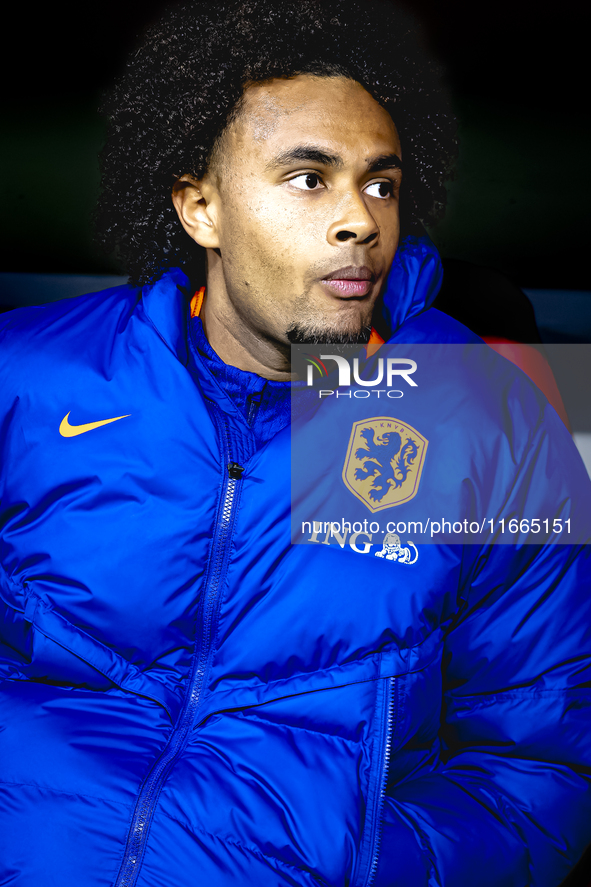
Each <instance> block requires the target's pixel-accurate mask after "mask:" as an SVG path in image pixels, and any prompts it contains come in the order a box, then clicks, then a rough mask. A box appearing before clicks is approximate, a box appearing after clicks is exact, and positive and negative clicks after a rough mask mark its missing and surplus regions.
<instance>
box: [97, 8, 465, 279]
mask: <svg viewBox="0 0 591 887" xmlns="http://www.w3.org/2000/svg"><path fill="white" fill-rule="evenodd" d="M301 73H310V74H317V75H321V76H329V77H330V76H346V77H349V78H351V79H353V80H356V81H358V82H359V83H360V84H361V85H362V86H363V87H364V88H365V89H366V90H367V91H368V92H369V93H370V94H371V95H372V96H373V97H374V98H375V99H376V101H378V102H379V103H380V104H381V105H382V106H383V107H384V108H385V109H386V110H387V111H388V112H389V113H390V115H391V116H392V119H393V120H394V122H395V124H396V128H397V130H398V133H399V135H400V140H401V143H402V146H403V149H404V186H403V187H404V191H403V197H402V205H401V215H402V218H401V226H402V233H403V234H408V233H411V232H412V230H413V229H415V228H416V227H417V226H419V225H420V224H421V223H425V224H428V223H430V222H434V221H436V220H437V219H438V218H439V217H440V216H441V214H442V212H443V209H444V206H445V186H444V182H445V179H446V178H447V177H448V175H449V172H450V168H451V165H452V163H453V160H454V159H455V153H456V141H455V118H454V116H453V113H452V112H451V109H450V105H449V99H448V96H447V93H446V90H445V88H444V87H443V85H442V77H441V71H440V69H439V67H438V66H437V65H436V64H435V63H434V62H433V61H432V60H431V59H429V58H427V57H426V55H425V52H424V50H423V48H422V44H421V37H420V35H419V34H418V32H417V26H416V23H415V22H414V21H413V20H412V19H410V18H409V17H408V15H407V14H406V13H405V12H403V11H402V10H401V9H400V8H398V7H396V6H394V5H393V4H392V3H391V2H389V0H219V2H218V0H214V2H211V0H189V2H185V3H183V4H181V5H177V6H174V7H171V8H170V9H169V10H168V12H167V13H166V14H165V16H164V17H163V18H162V20H161V21H160V22H158V23H157V24H156V25H155V26H154V27H152V28H151V29H150V30H149V31H148V32H147V33H146V35H145V37H144V40H143V43H142V44H141V45H140V47H139V49H138V50H137V52H136V53H135V54H134V55H133V56H132V58H131V59H130V60H129V62H128V64H127V67H126V69H125V71H124V73H123V75H122V77H121V78H120V80H119V81H118V82H117V83H116V84H115V86H114V88H113V89H112V91H111V92H110V93H109V94H108V95H107V96H106V97H105V99H104V101H103V104H102V107H101V111H102V113H104V114H105V115H106V116H107V117H108V118H109V129H108V133H107V139H106V143H105V146H104V148H103V150H102V152H101V168H102V190H101V196H100V198H99V204H98V209H97V213H96V224H97V232H98V237H99V240H100V241H101V242H102V244H103V245H104V247H105V248H106V249H107V250H110V251H111V250H114V251H115V252H116V254H117V255H118V257H119V259H120V260H121V261H122V263H123V264H124V266H125V268H126V270H127V272H128V273H129V275H130V280H131V282H133V283H134V284H138V285H141V284H144V283H148V282H153V281H154V280H156V279H157V278H158V277H160V276H161V275H162V273H163V272H164V271H165V270H166V269H167V268H170V267H172V266H175V265H176V266H183V267H184V268H185V270H186V272H187V273H188V275H189V277H192V278H193V279H194V281H195V282H197V283H202V282H203V281H204V255H205V250H203V249H202V248H201V247H199V246H197V245H196V244H195V242H194V241H193V240H192V239H191V238H190V237H189V236H188V235H187V234H186V233H185V231H184V230H183V228H182V226H181V224H180V222H179V221H178V217H177V215H176V212H175V210H174V207H173V205H172V201H171V190H172V184H173V182H174V180H175V179H176V178H177V177H179V176H181V175H184V174H187V173H189V174H191V175H192V176H194V177H195V178H197V179H199V178H201V177H202V176H203V174H204V173H205V172H206V170H207V167H208V163H209V161H210V158H211V156H212V151H213V149H214V146H215V145H216V140H217V139H218V138H219V136H220V135H221V133H222V132H223V130H224V129H225V127H226V126H227V125H228V123H229V122H230V120H231V118H232V113H233V112H234V111H235V109H236V107H237V105H238V103H239V101H240V99H241V97H242V94H243V91H244V87H245V85H248V84H249V83H253V82H260V81H264V80H270V79H271V78H289V77H294V76H295V75H297V74H301Z"/></svg>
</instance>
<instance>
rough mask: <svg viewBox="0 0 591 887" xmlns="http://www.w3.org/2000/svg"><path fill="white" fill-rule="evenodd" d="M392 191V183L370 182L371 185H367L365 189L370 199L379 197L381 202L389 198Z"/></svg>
mask: <svg viewBox="0 0 591 887" xmlns="http://www.w3.org/2000/svg"><path fill="white" fill-rule="evenodd" d="M393 191H394V186H393V185H392V182H372V184H371V185H368V186H367V188H366V189H365V193H366V194H369V196H370V197H381V198H382V200H383V199H384V198H385V197H391V196H392V193H393Z"/></svg>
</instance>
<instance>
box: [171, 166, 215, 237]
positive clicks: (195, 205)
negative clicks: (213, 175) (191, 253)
mask: <svg viewBox="0 0 591 887" xmlns="http://www.w3.org/2000/svg"><path fill="white" fill-rule="evenodd" d="M216 193H217V192H216V191H215V188H214V187H213V185H212V184H211V183H210V182H207V181H206V180H203V181H201V182H198V181H197V180H196V179H194V178H193V177H192V176H190V175H184V176H181V177H180V178H178V179H177V180H176V182H175V183H174V185H173V186H172V202H173V204H174V208H175V209H176V211H177V213H178V217H179V219H180V222H181V225H182V226H183V228H184V229H185V231H186V232H187V234H188V235H189V237H192V238H193V240H194V241H195V242H196V243H198V244H199V246H204V247H206V248H207V249H218V248H219V245H220V243H219V237H218V231H217V225H216V212H215V208H214V204H215V199H214V198H215V195H216Z"/></svg>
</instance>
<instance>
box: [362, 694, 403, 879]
mask: <svg viewBox="0 0 591 887" xmlns="http://www.w3.org/2000/svg"><path fill="white" fill-rule="evenodd" d="M396 687H397V684H396V678H395V677H391V678H388V694H387V708H386V741H385V744H384V747H383V754H382V768H381V777H380V790H379V795H378V801H377V804H376V811H375V815H374V819H373V823H372V839H371V846H372V847H373V856H372V860H371V865H370V867H369V871H368V875H367V878H366V880H365V885H364V887H370V885H371V884H372V883H373V880H374V878H375V876H376V871H377V868H378V858H379V854H380V842H381V840H382V828H383V822H382V819H383V812H384V800H385V798H386V785H387V782H388V770H389V767H390V756H391V754H392V736H393V732H394V716H395V707H394V702H395V694H396Z"/></svg>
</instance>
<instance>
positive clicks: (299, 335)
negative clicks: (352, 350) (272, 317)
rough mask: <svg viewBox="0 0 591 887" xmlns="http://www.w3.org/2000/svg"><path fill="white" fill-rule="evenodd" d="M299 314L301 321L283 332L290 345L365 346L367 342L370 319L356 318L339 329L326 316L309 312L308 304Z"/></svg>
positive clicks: (369, 334) (302, 307)
mask: <svg viewBox="0 0 591 887" xmlns="http://www.w3.org/2000/svg"><path fill="white" fill-rule="evenodd" d="M306 302H307V300H306ZM299 313H300V314H301V315H303V316H301V319H299V320H296V321H294V323H292V324H291V325H290V326H289V327H288V328H287V330H286V332H285V334H286V336H287V339H288V341H289V342H290V343H291V344H292V345H367V343H368V342H369V339H370V336H371V329H372V328H371V320H370V319H366V318H364V317H362V316H361V317H359V316H358V317H357V321H356V322H353V323H351V322H348V323H346V324H342V325H341V328H339V325H338V324H334V321H333V324H332V325H331V321H330V319H329V318H327V317H326V316H322V314H320V316H319V314H318V313H317V312H312V311H310V307H309V304H304V305H302V306H301V309H300V312H299ZM306 315H307V316H306ZM370 318H371V315H370Z"/></svg>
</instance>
